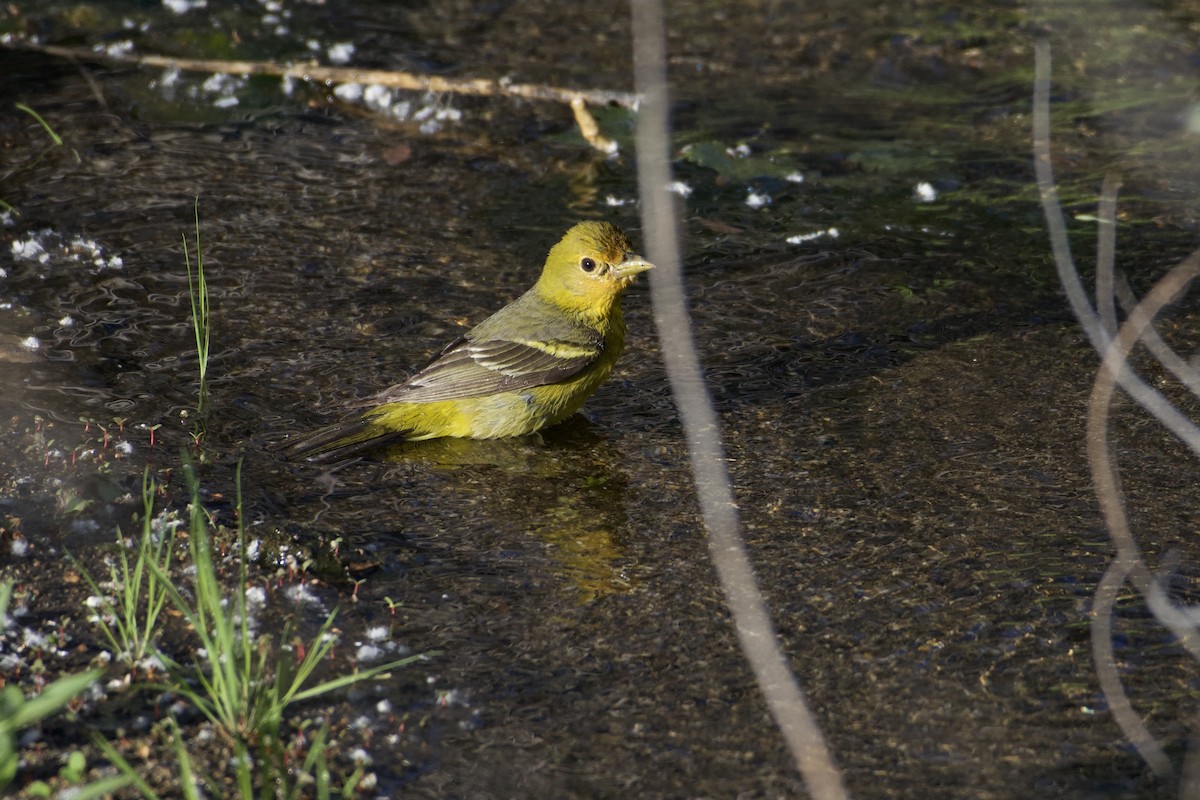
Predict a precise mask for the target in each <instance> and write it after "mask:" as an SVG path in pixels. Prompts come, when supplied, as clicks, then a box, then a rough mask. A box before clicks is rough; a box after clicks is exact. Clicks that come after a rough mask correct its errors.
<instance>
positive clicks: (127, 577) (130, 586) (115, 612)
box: [71, 469, 175, 668]
mask: <svg viewBox="0 0 1200 800" xmlns="http://www.w3.org/2000/svg"><path fill="white" fill-rule="evenodd" d="M156 490H157V485H156V484H155V482H154V480H153V479H152V478H151V477H150V470H149V469H146V471H145V472H143V473H142V530H141V533H140V534H139V535H138V538H137V542H136V544H135V552H134V555H133V558H132V561H131V559H130V556H129V553H128V547H127V546H126V544H125V537H124V534H122V532H121V531H120V529H118V530H117V547H118V551H117V553H118V555H117V558H116V559H115V560H114V561H112V562H111V563H110V564H109V567H108V577H109V583H110V584H112V585H113V586H115V587H117V589H116V591H117V595H118V596H117V597H116V598H115V599H114V598H112V597H110V596H109V595H108V594H106V593H105V592H104V591H103V590H101V588H100V586H99V585H98V584H97V582H96V581H95V580H94V579H93V578H92V576H91V574H90V573H89V572H88V571H87V570H86V569H83V568H82V567H80V568H79V572H80V574H81V575H83V579H84V580H85V581H87V584H88V586H89V587H90V588H91V590H92V593H93V594H94V595H95V596H96V597H98V598H100V601H99V608H98V609H97V610H98V611H99V614H98V615H97V616H98V618H99V623H100V630H101V631H102V632H103V633H104V636H105V638H106V639H108V643H109V644H110V645H111V646H112V649H113V655H114V656H115V657H116V658H117V659H118V660H121V661H125V662H127V663H128V664H130V665H131V666H133V667H135V668H136V667H137V665H139V664H141V663H143V662H144V661H145V660H146V658H147V657H148V656H150V655H152V654H154V653H155V649H154V643H155V640H156V639H157V638H158V630H159V624H160V618H161V616H162V612H163V610H164V609H165V608H166V605H167V589H166V586H167V582H165V581H164V580H163V578H162V577H160V576H162V575H166V574H168V573H169V572H170V569H171V559H172V555H173V553H174V549H175V528H174V526H172V525H170V524H163V525H161V526H158V527H159V530H157V531H156V530H155V527H156V526H155V524H154V495H155V493H156ZM71 560H72V561H74V560H75V559H74V558H72V559H71ZM152 564H153V565H154V567H155V568H151V565H152Z"/></svg>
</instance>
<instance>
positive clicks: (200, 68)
mask: <svg viewBox="0 0 1200 800" xmlns="http://www.w3.org/2000/svg"><path fill="white" fill-rule="evenodd" d="M4 46H6V47H10V48H17V49H23V50H34V51H36V52H39V53H45V54H46V55H51V56H59V57H60V58H70V59H80V60H84V61H101V62H109V63H113V64H134V65H137V66H142V67H156V68H160V69H180V70H184V71H186V72H206V73H209V74H214V75H215V74H218V73H225V74H228V75H275V76H278V77H281V78H296V79H298V80H304V81H316V82H320V83H325V82H327V83H361V84H376V85H379V86H387V87H390V88H393V89H406V90H409V91H414V92H444V93H446V94H466V95H475V96H478V97H520V98H523V99H525V100H544V101H550V102H555V103H565V104H570V102H571V101H572V100H573V99H574V98H576V97H580V98H583V100H584V101H585V102H587V103H590V104H592V105H598V106H605V105H609V104H610V103H611V104H615V105H619V106H624V107H625V108H628V109H630V110H634V111H636V110H637V107H638V100H639V98H638V96H637V95H635V94H630V93H629V92H614V91H607V90H601V89H567V88H565V87H561V86H546V85H544V84H538V83H509V82H507V81H504V80H494V79H491V78H443V77H441V76H440V75H421V74H418V73H415V72H398V71H395V70H385V69H358V68H356V67H325V66H321V65H319V64H312V63H309V64H280V63H277V62H274V61H224V60H213V59H201V58H179V57H176V56H159V55H154V54H151V53H143V54H140V55H139V54H136V53H110V52H106V51H95V50H88V49H85V48H77V47H57V46H54V45H42V44H36V43H34V42H29V41H17V42H10V43H7V44H6V45H4Z"/></svg>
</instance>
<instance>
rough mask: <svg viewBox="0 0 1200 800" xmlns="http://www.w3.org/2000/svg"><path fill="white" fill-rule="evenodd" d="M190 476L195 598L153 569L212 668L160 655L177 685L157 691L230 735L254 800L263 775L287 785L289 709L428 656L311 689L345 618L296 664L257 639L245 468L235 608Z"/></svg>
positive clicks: (246, 793)
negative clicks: (250, 595)
mask: <svg viewBox="0 0 1200 800" xmlns="http://www.w3.org/2000/svg"><path fill="white" fill-rule="evenodd" d="M186 473H187V480H188V486H189V489H190V491H191V500H192V502H191V507H190V511H189V535H188V544H189V548H190V552H191V557H192V562H193V567H194V570H195V573H194V578H193V595H194V598H195V599H194V600H189V599H187V598H186V597H184V596H183V594H182V593H181V592H180V591H179V589H177V588H176V587H175V586H174V585H173V584H171V583H170V582H169V580H168V579H167V577H166V573H165V572H163V571H162V570H161V569H160V568H159V567H158V566H157V565H155V564H153V563H151V569H153V570H154V571H155V572H156V573H159V574H160V576H161V577H162V579H163V581H164V585H165V586H166V591H167V593H168V594H169V596H170V599H171V602H172V603H173V604H174V605H175V607H176V608H177V609H178V611H179V612H180V613H181V614H182V615H183V617H184V619H185V620H186V621H187V622H188V623H189V625H190V626H191V627H192V628H193V629H194V630H195V632H196V635H197V636H198V637H199V639H200V645H201V647H203V649H204V651H205V653H206V654H207V666H206V667H201V666H200V665H192V666H185V665H183V664H180V663H177V662H175V661H173V660H171V659H170V658H168V657H167V656H165V655H162V654H160V657H161V658H162V659H163V661H164V663H165V664H166V665H167V667H168V670H169V672H170V674H171V677H172V679H173V680H172V684H171V685H170V686H160V687H157V688H159V689H163V690H167V691H173V692H176V693H178V694H179V695H180V696H182V697H184V698H185V699H187V700H188V701H189V702H191V703H192V704H194V705H195V706H196V708H198V709H199V710H200V712H201V713H203V714H204V716H206V717H207V718H208V719H209V720H210V721H211V722H212V723H213V724H214V725H215V726H217V729H218V730H219V731H222V732H223V733H224V734H225V736H226V738H227V739H228V740H229V741H230V743H231V744H232V745H233V747H234V756H235V757H234V762H235V764H236V767H235V770H236V779H237V783H238V785H239V787H240V790H241V791H242V796H243V797H251V796H252V794H251V792H252V785H253V783H254V778H255V777H256V776H257V777H258V778H259V779H260V781H267V782H270V781H286V780H287V772H288V766H287V764H286V763H285V759H286V757H287V753H286V749H285V747H284V744H283V740H282V737H281V731H282V728H283V725H284V719H285V712H286V711H287V709H288V707H289V706H292V705H294V704H296V703H299V702H302V701H304V700H309V699H312V698H315V697H319V696H321V695H324V694H327V693H329V692H332V691H336V690H338V689H341V688H344V687H347V686H350V685H352V684H354V683H358V682H360V681H364V680H370V679H372V678H377V677H381V676H383V674H384V673H386V672H387V671H389V670H392V669H395V668H397V667H401V666H404V665H406V664H408V663H411V662H412V661H414V660H415V659H417V658H419V657H420V656H411V657H409V658H405V659H400V660H398V661H393V662H390V663H387V664H383V665H380V666H377V667H372V668H369V669H365V670H362V671H360V672H356V673H354V674H351V675H343V676H340V677H336V678H332V679H330V680H326V681H323V682H321V683H317V684H315V685H309V684H310V679H311V678H312V677H313V674H314V673H315V671H316V669H317V667H318V666H319V665H320V664H321V662H322V661H324V660H325V659H326V657H327V656H328V655H329V653H330V651H331V650H332V649H333V646H334V643H335V638H334V636H333V622H334V619H335V617H336V615H337V612H336V611H333V612H331V613H330V614H329V615H328V617H326V619H325V621H324V623H323V624H322V625H321V627H320V629H319V630H318V632H317V634H316V636H315V637H314V638H313V640H312V641H311V642H309V643H306V645H305V646H304V647H303V648H302V649H300V650H299V651H298V653H297V655H296V657H295V658H292V657H290V656H288V655H286V654H282V655H281V654H280V653H278V652H277V649H276V647H274V646H273V644H272V641H271V639H270V637H267V636H256V635H255V632H254V630H253V629H252V623H251V617H252V610H251V609H250V608H249V607H248V603H247V600H246V597H247V594H248V589H249V588H250V587H249V581H248V578H247V554H246V549H247V542H246V531H245V525H244V523H243V514H242V491H241V482H242V480H241V464H240V463H239V464H238V469H237V486H238V489H237V514H238V529H237V534H238V556H239V559H238V575H237V583H236V585H235V586H234V588H233V590H232V593H231V594H232V596H231V597H230V598H229V601H228V602H226V593H225V592H224V591H223V590H222V587H221V584H220V582H219V581H218V579H217V571H216V566H215V564H214V561H213V551H212V542H211V538H210V536H209V533H208V525H209V522H208V520H207V519H206V515H205V512H204V509H203V507H202V506H201V504H200V497H199V486H198V483H197V480H196V477H195V474H194V469H193V466H192V464H191V463H190V462H189V463H188V464H187V465H186ZM290 637H291V629H290V626H285V627H284V629H283V631H282V632H281V640H283V641H286V640H288V639H289V638H290ZM193 687H196V688H193ZM321 742H322V745H321V747H317V746H316V743H315V742H314V744H313V746H312V747H310V748H309V756H310V758H311V757H314V756H313V755H312V751H313V748H316V749H318V750H323V737H322V738H321ZM319 758H323V755H320V756H319ZM315 763H317V762H314V764H315Z"/></svg>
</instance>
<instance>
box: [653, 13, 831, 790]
mask: <svg viewBox="0 0 1200 800" xmlns="http://www.w3.org/2000/svg"><path fill="white" fill-rule="evenodd" d="M631 5H632V8H633V42H634V70H635V80H636V82H637V86H638V88H639V89H640V90H641V93H642V94H643V95H644V96H645V103H644V104H643V106H642V108H641V111H640V112H639V114H638V126H637V164H638V185H639V190H640V195H641V204H642V221H643V225H644V227H645V239H646V242H647V247H648V252H649V256H650V258H651V260H653V261H654V263H655V264H656V265H657V269H655V270H653V271H652V272H651V273H650V278H651V296H652V300H653V304H654V320H655V323H656V324H657V326H658V330H659V337H660V340H661V342H662V351H663V360H664V362H665V363H666V367H667V376H668V378H669V379H670V382H671V391H672V393H673V395H674V397H675V404H676V406H677V407H678V408H679V415H680V418H681V419H682V422H683V427H684V431H685V434H686V437H687V444H688V452H689V454H690V456H691V464H692V474H693V476H694V479H695V482H696V492H697V495H698V496H699V499H700V508H701V512H702V513H703V516H704V526H705V529H706V530H707V532H708V545H709V553H710V554H711V556H712V559H713V563H714V564H715V565H716V568H717V574H718V576H719V578H720V581H721V586H722V588H723V590H724V592H725V598H726V602H727V603H728V604H729V609H730V612H731V613H732V615H733V618H734V625H735V627H736V630H737V633H738V640H739V642H740V643H741V646H742V652H743V653H744V654H745V655H746V659H747V660H748V661H749V662H750V666H751V669H753V671H754V675H755V678H756V679H757V681H758V686H759V689H760V690H761V691H762V693H763V696H764V697H765V699H766V701H767V707H768V708H769V709H770V711H771V714H772V716H773V717H774V718H775V722H776V724H777V725H779V727H780V730H781V731H782V732H783V735H784V739H785V740H786V742H787V744H788V747H789V748H790V750H791V753H792V756H793V758H794V759H795V760H796V763H797V766H798V767H799V769H800V773H801V775H802V776H803V778H804V782H805V785H806V786H807V788H808V791H809V793H810V794H811V795H812V796H813V797H814V798H816V799H817V800H841V799H842V798H845V797H847V794H846V789H845V787H844V786H843V784H842V776H841V773H840V772H839V771H838V769H837V767H836V766H835V765H834V763H833V758H832V756H831V755H830V752H829V748H828V747H827V746H826V744H825V740H824V738H823V737H822V736H821V731H820V728H819V727H818V726H817V723H816V720H815V719H814V718H813V715H812V712H811V711H810V710H809V708H808V705H807V703H806V702H805V699H804V693H803V692H802V691H801V689H800V686H799V685H798V684H797V682H796V679H795V676H794V675H793V674H792V672H791V669H790V667H789V665H788V662H787V659H786V657H785V656H784V654H783V653H782V651H781V650H780V647H779V644H778V641H777V638H776V634H775V630H774V626H773V625H772V623H771V618H770V615H769V614H768V613H767V609H766V605H765V603H764V601H763V598H762V595H761V593H760V592H759V590H758V581H757V579H756V577H755V575H754V568H753V566H752V565H751V564H750V559H749V556H748V555H747V553H746V548H745V545H744V543H743V542H742V537H741V533H740V531H739V523H738V514H737V505H736V502H735V500H734V497H733V489H732V488H731V486H730V483H729V475H728V473H727V471H726V468H725V462H726V459H725V451H724V448H723V447H722V445H721V435H720V424H719V421H718V419H717V415H716V412H715V410H714V409H713V405H712V400H711V398H710V397H709V394H708V390H707V388H706V387H705V385H704V378H703V376H702V374H701V369H700V359H699V357H698V355H697V353H696V346H695V342H694V341H693V339H692V332H691V323H690V321H689V319H688V313H687V304H686V300H685V294H684V289H683V276H682V271H681V270H680V267H679V260H680V259H679V230H678V226H677V220H676V213H675V208H674V201H673V199H672V195H671V194H670V193H668V191H667V186H668V184H669V183H670V179H671V170H670V164H671V142H670V135H669V131H670V128H669V121H668V116H667V114H668V108H669V106H668V97H667V68H666V63H667V59H666V52H665V48H666V28H665V25H664V22H663V16H662V3H661V0H632V3H631Z"/></svg>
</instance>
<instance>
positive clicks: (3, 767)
mask: <svg viewBox="0 0 1200 800" xmlns="http://www.w3.org/2000/svg"><path fill="white" fill-rule="evenodd" d="M11 597H12V583H11V582H8V581H5V582H4V583H0V629H2V628H4V627H6V626H7V625H8V602H9V599H10V598H11ZM99 677H100V670H98V669H94V670H89V671H87V672H81V673H79V674H78V675H67V676H65V677H62V678H59V679H58V680H56V681H54V682H53V683H51V684H50V685H49V686H46V687H45V688H44V689H42V692H41V694H39V695H37V696H36V697H26V696H25V693H24V692H23V691H21V687H19V686H17V685H15V684H9V685H8V686H5V687H4V689H3V690H2V691H0V789H3V788H4V787H6V786H8V785H9V784H10V783H12V780H13V778H14V777H16V774H17V766H18V765H19V764H20V761H21V757H20V754H19V753H18V752H17V733H19V732H20V731H21V730H23V729H25V728H28V727H29V726H30V725H33V724H34V723H36V722H38V721H39V720H41V719H44V718H45V717H48V716H50V715H51V714H53V713H55V712H57V711H60V710H61V709H63V708H65V707H66V705H67V704H68V703H70V702H71V701H72V700H73V699H75V697H76V696H77V695H79V694H80V693H82V692H83V691H84V690H85V689H87V688H88V687H89V686H91V685H92V684H93V683H95V682H96V679H97V678H99Z"/></svg>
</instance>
